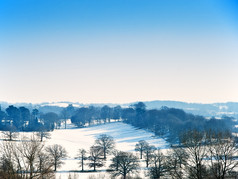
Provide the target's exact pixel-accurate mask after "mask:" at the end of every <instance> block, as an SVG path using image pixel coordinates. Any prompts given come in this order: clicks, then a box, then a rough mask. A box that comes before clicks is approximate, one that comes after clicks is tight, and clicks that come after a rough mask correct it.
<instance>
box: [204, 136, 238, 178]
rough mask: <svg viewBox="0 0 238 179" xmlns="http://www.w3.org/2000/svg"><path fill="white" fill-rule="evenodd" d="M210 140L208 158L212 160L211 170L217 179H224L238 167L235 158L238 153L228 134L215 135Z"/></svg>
mask: <svg viewBox="0 0 238 179" xmlns="http://www.w3.org/2000/svg"><path fill="white" fill-rule="evenodd" d="M213 136H215V138H214V137H213V138H212V139H211V140H209V141H210V142H209V145H208V146H209V147H208V148H209V152H208V158H209V159H210V165H211V167H210V170H211V172H212V174H213V176H214V178H216V179H224V178H225V177H227V176H228V175H229V173H230V172H232V171H233V169H234V168H235V167H236V166H238V161H237V159H236V158H235V156H237V153H238V149H237V146H236V144H235V142H234V140H233V139H232V138H231V136H230V135H229V134H228V133H222V132H220V133H218V134H213Z"/></svg>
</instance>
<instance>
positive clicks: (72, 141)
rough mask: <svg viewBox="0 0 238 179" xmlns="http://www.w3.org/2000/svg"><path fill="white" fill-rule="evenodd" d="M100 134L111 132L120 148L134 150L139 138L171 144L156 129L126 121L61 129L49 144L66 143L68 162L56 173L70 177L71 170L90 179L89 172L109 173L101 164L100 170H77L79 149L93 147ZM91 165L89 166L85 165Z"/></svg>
mask: <svg viewBox="0 0 238 179" xmlns="http://www.w3.org/2000/svg"><path fill="white" fill-rule="evenodd" d="M100 134H107V135H110V136H112V137H113V138H114V140H115V142H116V149H118V150H122V151H127V152H134V148H135V144H136V143H137V142H138V141H139V140H146V141H147V142H148V143H150V144H153V145H155V146H156V147H159V148H161V149H165V148H168V146H169V144H168V143H167V142H166V141H165V140H164V139H162V138H159V137H155V136H154V134H153V133H151V132H148V131H145V130H142V129H136V128H134V127H133V126H131V125H128V124H125V123H122V122H113V123H106V124H102V125H96V126H90V127H86V128H74V127H73V126H71V127H70V129H57V130H54V131H53V132H52V133H51V139H49V140H47V142H46V145H49V144H60V145H62V146H64V147H65V149H66V150H67V152H68V157H67V159H66V160H65V161H64V162H65V164H64V165H63V166H62V167H61V168H60V169H59V170H58V172H57V174H56V176H57V178H61V179H63V178H68V176H69V171H71V172H70V175H71V177H76V178H80V179H84V178H85V179H86V178H88V176H89V175H95V176H97V175H99V173H100V174H101V175H104V174H105V175H106V176H105V177H106V178H109V175H108V174H107V173H106V172H105V170H106V168H107V166H108V163H109V162H110V161H108V162H107V163H106V167H102V168H98V171H101V172H97V173H80V172H73V171H80V169H81V168H80V167H79V164H78V162H79V160H77V159H75V158H76V157H77V154H78V149H80V148H84V149H85V150H89V148H90V147H91V146H92V145H93V144H94V141H95V139H96V138H97V136H99V135H100ZM85 169H87V167H85Z"/></svg>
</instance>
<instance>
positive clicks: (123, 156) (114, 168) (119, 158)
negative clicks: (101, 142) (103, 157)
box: [109, 152, 139, 179]
mask: <svg viewBox="0 0 238 179" xmlns="http://www.w3.org/2000/svg"><path fill="white" fill-rule="evenodd" d="M109 167H110V169H111V172H112V176H113V177H116V176H122V177H123V178H124V179H126V177H127V175H128V174H130V173H135V172H137V170H138V168H139V160H138V158H137V157H136V156H134V155H133V154H132V153H129V152H118V153H117V155H116V156H114V157H113V159H112V164H111V165H110V166H109Z"/></svg>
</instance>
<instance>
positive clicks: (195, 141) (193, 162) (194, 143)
mask: <svg viewBox="0 0 238 179" xmlns="http://www.w3.org/2000/svg"><path fill="white" fill-rule="evenodd" d="M205 142H206V140H205V133H204V132H200V131H196V130H191V131H187V132H185V133H184V134H183V135H182V143H183V145H184V148H183V149H184V150H185V151H184V153H187V155H188V159H187V166H186V168H185V170H187V172H188V175H189V177H190V178H193V179H203V178H204V177H205V176H207V169H206V166H205V163H204V159H205V158H206V153H207V150H206V149H207V148H206V145H205V144H206V143H205Z"/></svg>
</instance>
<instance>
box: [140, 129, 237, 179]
mask: <svg viewBox="0 0 238 179" xmlns="http://www.w3.org/2000/svg"><path fill="white" fill-rule="evenodd" d="M135 151H138V152H139V153H140V158H141V159H142V156H143V157H144V161H145V162H146V167H148V169H149V173H148V176H150V178H152V179H155V178H156V179H157V178H174V179H183V178H189V179H190V178H191V179H205V178H206V179H225V178H229V177H233V178H236V177H237V176H238V174H237V172H236V167H237V166H238V160H237V154H238V148H237V145H236V143H235V141H234V138H233V137H232V136H231V135H230V133H229V132H211V131H206V132H201V131H196V130H192V131H188V132H185V133H183V135H182V146H176V147H172V149H169V150H167V151H166V152H163V153H162V152H161V151H160V150H159V149H156V148H155V146H153V145H149V144H148V143H147V142H146V141H143V140H142V141H139V142H138V143H137V144H136V146H135Z"/></svg>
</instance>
